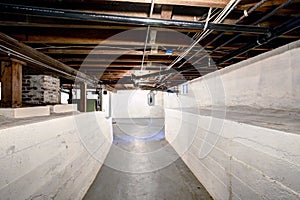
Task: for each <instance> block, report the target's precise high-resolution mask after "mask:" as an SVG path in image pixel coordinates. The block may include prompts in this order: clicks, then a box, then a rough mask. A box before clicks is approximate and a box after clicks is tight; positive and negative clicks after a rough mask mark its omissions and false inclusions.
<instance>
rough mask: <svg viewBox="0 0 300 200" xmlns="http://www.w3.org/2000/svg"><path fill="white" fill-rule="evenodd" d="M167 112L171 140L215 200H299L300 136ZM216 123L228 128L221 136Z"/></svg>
mask: <svg viewBox="0 0 300 200" xmlns="http://www.w3.org/2000/svg"><path fill="white" fill-rule="evenodd" d="M165 112H166V123H165V126H166V139H167V140H168V142H169V143H171V145H172V146H173V147H174V148H175V150H176V151H177V152H178V153H179V155H181V157H182V159H183V160H184V162H185V163H186V164H187V166H188V167H189V168H190V169H191V170H192V172H193V173H194V174H195V175H196V177H197V178H198V179H199V180H200V182H201V183H202V184H203V185H204V187H205V188H206V189H207V191H208V192H209V193H210V194H211V195H212V197H213V198H214V199H216V200H218V199H221V200H227V199H272V200H275V199H278V200H283V199H286V200H292V199H295V200H296V199H299V198H300V179H299V177H300V135H298V134H291V133H286V132H282V131H277V130H272V129H267V128H262V127H257V126H253V125H248V124H244V123H238V122H234V121H230V120H225V121H222V119H217V118H212V117H210V116H201V115H194V114H192V113H185V112H183V113H182V112H181V111H179V110H173V109H166V111H165ZM211 120H216V121H219V123H221V124H222V123H224V124H223V128H222V131H221V132H218V131H214V129H212V128H209V126H210V123H211Z"/></svg>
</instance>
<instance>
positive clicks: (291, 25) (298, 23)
mask: <svg viewBox="0 0 300 200" xmlns="http://www.w3.org/2000/svg"><path fill="white" fill-rule="evenodd" d="M298 27H300V17H296V18H293V19H291V20H289V21H288V22H286V23H283V24H281V25H279V26H277V27H276V28H274V29H273V31H272V32H271V33H270V34H269V35H266V36H263V37H259V39H258V40H256V41H253V42H250V43H249V44H248V45H247V46H245V47H243V48H241V49H238V50H237V51H234V52H233V53H231V54H228V55H227V56H225V57H224V58H223V59H222V60H219V61H218V62H217V63H218V64H220V63H223V62H226V61H228V60H229V59H231V58H232V57H235V56H238V55H241V54H243V53H245V52H247V51H249V50H250V49H252V48H255V47H258V46H260V45H262V44H266V43H268V42H270V41H271V40H273V39H275V38H277V37H279V36H281V35H283V34H285V33H287V32H290V31H292V30H294V29H296V28H298ZM198 68H201V67H194V66H193V65H190V66H188V67H182V68H179V69H177V70H176V71H175V70H174V69H170V70H165V71H161V72H156V73H151V74H145V75H142V76H136V77H135V78H136V79H141V78H149V77H153V76H160V75H167V74H172V73H178V72H184V71H189V70H192V69H198Z"/></svg>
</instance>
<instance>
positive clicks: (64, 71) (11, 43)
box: [0, 33, 96, 83]
mask: <svg viewBox="0 0 300 200" xmlns="http://www.w3.org/2000/svg"><path fill="white" fill-rule="evenodd" d="M0 45H2V46H3V47H2V49H6V52H9V53H8V54H9V56H10V57H11V58H15V59H18V60H21V61H23V62H26V63H30V64H31V66H36V67H39V68H43V69H44V70H45V69H47V70H48V71H52V72H54V73H56V74H57V75H60V76H63V77H65V78H67V79H70V80H75V79H76V78H81V79H83V80H86V81H87V82H91V83H92V82H95V81H96V80H95V79H93V78H92V77H90V76H88V75H86V74H84V73H81V72H78V71H77V70H75V69H72V68H71V67H69V66H67V65H65V64H63V63H61V62H59V61H57V60H55V59H53V58H51V57H49V56H47V55H45V54H43V53H41V52H39V51H37V50H35V49H33V48H31V47H29V46H27V45H25V44H23V43H21V42H19V41H17V40H15V39H13V38H11V37H9V36H8V35H6V34H4V33H0ZM13 52H17V53H13Z"/></svg>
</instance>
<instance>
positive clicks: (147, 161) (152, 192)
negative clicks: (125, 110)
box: [84, 119, 212, 200]
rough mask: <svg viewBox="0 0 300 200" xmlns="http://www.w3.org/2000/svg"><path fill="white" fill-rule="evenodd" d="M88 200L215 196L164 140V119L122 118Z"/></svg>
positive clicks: (90, 190) (206, 197)
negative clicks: (209, 192) (211, 194)
mask: <svg viewBox="0 0 300 200" xmlns="http://www.w3.org/2000/svg"><path fill="white" fill-rule="evenodd" d="M113 129H114V144H113V145H112V148H111V150H110V152H109V154H108V156H107V158H106V160H105V163H104V165H103V166H102V168H101V170H100V172H99V173H98V175H97V177H96V179H95V181H94V183H93V184H92V186H91V187H90V188H89V190H88V192H87V194H86V195H85V197H84V199H85V200H92V199H95V200H96V199H97V200H120V199H122V200H134V199H138V200H140V199H151V200H154V199H157V200H164V199H172V200H173V199H185V200H189V199H197V200H198V199H205V200H206V199H212V198H211V197H210V195H209V194H208V192H207V191H206V190H205V188H204V187H203V186H202V185H201V183H200V182H199V181H198V180H197V178H196V177H195V176H194V175H193V174H192V172H191V171H190V170H189V169H188V168H187V166H186V165H185V164H184V162H183V161H182V160H181V159H180V158H179V156H178V155H177V153H176V152H175V150H174V149H173V148H172V147H171V146H170V145H168V143H167V142H166V141H165V139H164V126H163V119H156V120H149V119H134V120H130V119H129V120H128V119H118V120H116V124H115V125H114V126H113Z"/></svg>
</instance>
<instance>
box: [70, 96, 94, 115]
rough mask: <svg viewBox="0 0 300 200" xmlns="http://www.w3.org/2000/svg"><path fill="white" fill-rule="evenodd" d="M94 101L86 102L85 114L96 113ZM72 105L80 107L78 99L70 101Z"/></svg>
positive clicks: (88, 100)
mask: <svg viewBox="0 0 300 200" xmlns="http://www.w3.org/2000/svg"><path fill="white" fill-rule="evenodd" d="M96 101H97V100H96V99H87V102H86V112H94V111H96ZM72 103H74V104H77V107H78V108H79V107H80V99H72Z"/></svg>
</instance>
